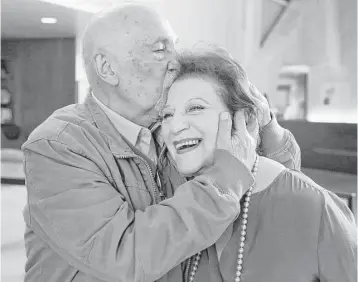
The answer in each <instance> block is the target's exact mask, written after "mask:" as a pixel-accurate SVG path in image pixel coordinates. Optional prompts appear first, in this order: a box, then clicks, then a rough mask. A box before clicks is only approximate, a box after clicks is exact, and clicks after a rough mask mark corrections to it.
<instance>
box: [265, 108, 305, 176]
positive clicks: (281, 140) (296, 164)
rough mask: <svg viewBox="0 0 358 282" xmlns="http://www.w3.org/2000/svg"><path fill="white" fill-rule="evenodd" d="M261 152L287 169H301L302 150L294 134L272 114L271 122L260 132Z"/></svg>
mask: <svg viewBox="0 0 358 282" xmlns="http://www.w3.org/2000/svg"><path fill="white" fill-rule="evenodd" d="M260 137H261V145H260V151H261V153H262V155H263V156H265V157H267V158H270V159H273V160H275V161H277V162H279V163H281V164H283V165H284V166H286V167H287V168H291V169H295V170H300V169H301V150H300V147H299V146H298V144H297V142H296V140H295V137H293V135H292V133H291V132H290V131H289V130H287V129H285V128H283V127H281V126H280V125H279V124H278V122H277V120H276V117H275V116H274V115H273V114H271V121H270V122H269V123H268V124H267V125H265V126H264V127H262V129H261V132H260Z"/></svg>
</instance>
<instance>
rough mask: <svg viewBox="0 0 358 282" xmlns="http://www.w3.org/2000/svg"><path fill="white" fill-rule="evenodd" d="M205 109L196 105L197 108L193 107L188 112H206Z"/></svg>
mask: <svg viewBox="0 0 358 282" xmlns="http://www.w3.org/2000/svg"><path fill="white" fill-rule="evenodd" d="M204 109H205V108H204V107H203V106H199V105H196V106H191V107H190V108H189V109H188V112H199V111H201V110H204Z"/></svg>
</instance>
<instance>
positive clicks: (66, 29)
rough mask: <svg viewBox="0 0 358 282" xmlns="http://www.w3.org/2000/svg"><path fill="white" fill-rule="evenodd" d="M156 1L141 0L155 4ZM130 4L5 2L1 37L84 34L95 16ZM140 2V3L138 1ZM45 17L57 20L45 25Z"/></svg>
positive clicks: (82, 0) (98, 0)
mask: <svg viewBox="0 0 358 282" xmlns="http://www.w3.org/2000/svg"><path fill="white" fill-rule="evenodd" d="M152 1H156V0H141V2H152ZM121 2H132V1H128V0H1V37H2V38H6V39H10V38H11V39H14V38H58V37H60V38H62V37H75V36H76V35H77V34H79V33H81V32H82V30H83V29H84V27H85V25H86V23H87V22H88V20H89V18H90V16H91V14H92V13H93V12H97V11H100V10H102V9H103V8H105V7H108V6H110V5H112V4H118V3H121ZM137 2H138V1H137ZM42 17H55V18H57V23H56V24H42V23H41V18H42Z"/></svg>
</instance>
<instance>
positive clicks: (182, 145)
mask: <svg viewBox="0 0 358 282" xmlns="http://www.w3.org/2000/svg"><path fill="white" fill-rule="evenodd" d="M201 141H202V139H200V138H185V139H182V140H180V141H174V142H173V145H174V147H175V149H176V151H177V154H179V155H180V154H185V153H187V152H190V151H192V150H194V149H196V148H197V147H198V146H199V145H200V143H201Z"/></svg>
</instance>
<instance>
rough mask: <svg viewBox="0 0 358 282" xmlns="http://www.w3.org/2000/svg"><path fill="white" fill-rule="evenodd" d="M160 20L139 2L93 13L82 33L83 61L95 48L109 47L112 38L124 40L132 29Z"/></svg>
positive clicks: (151, 10)
mask: <svg viewBox="0 0 358 282" xmlns="http://www.w3.org/2000/svg"><path fill="white" fill-rule="evenodd" d="M160 20H161V18H160V15H159V14H158V13H157V12H156V11H155V10H154V9H151V8H149V7H147V6H144V5H139V4H124V5H121V6H117V7H114V8H110V9H107V10H104V11H102V12H100V13H98V14H96V15H94V16H93V18H92V19H91V21H90V23H89V24H88V25H87V27H86V29H85V32H84V35H83V57H84V60H85V62H86V60H87V59H89V58H90V57H91V56H92V55H93V52H94V51H95V50H96V49H98V48H106V47H110V46H109V45H110V42H111V41H112V40H117V41H124V40H125V37H126V36H128V35H129V34H130V33H131V32H133V30H134V29H142V28H143V27H145V26H146V25H147V24H150V25H152V24H153V23H155V22H158V21H160ZM121 37H123V38H122V40H120V39H121Z"/></svg>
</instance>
